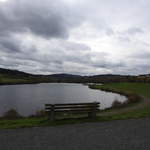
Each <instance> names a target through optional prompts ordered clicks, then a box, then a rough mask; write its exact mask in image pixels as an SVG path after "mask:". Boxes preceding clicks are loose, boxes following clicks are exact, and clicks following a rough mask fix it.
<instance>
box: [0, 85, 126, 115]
mask: <svg viewBox="0 0 150 150" xmlns="http://www.w3.org/2000/svg"><path fill="white" fill-rule="evenodd" d="M116 99H117V100H118V101H121V102H123V101H125V100H126V97H125V96H121V95H119V94H114V93H108V92H104V91H100V90H93V89H89V88H88V86H85V85H82V84H69V83H42V84H26V85H6V86H0V116H1V115H3V113H4V112H6V111H8V110H9V109H12V108H13V109H16V110H17V111H18V112H19V113H20V114H21V115H23V116H28V115H31V114H34V113H35V112H36V111H37V110H41V109H44V104H45V103H78V102H94V101H97V102H100V103H101V106H100V109H105V108H109V107H111V105H112V103H113V101H114V100H116Z"/></svg>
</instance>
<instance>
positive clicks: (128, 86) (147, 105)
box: [0, 83, 150, 128]
mask: <svg viewBox="0 0 150 150" xmlns="http://www.w3.org/2000/svg"><path fill="white" fill-rule="evenodd" d="M93 88H95V89H103V90H105V89H106V90H110V91H111V90H112V91H119V92H125V93H126V92H127V93H135V94H138V95H142V96H144V97H145V98H144V99H143V102H142V101H141V102H139V103H138V104H134V105H133V106H129V107H130V109H128V108H122V109H112V110H111V109H110V110H109V112H110V113H108V114H107V111H106V112H105V111H102V112H100V113H99V114H98V117H97V118H95V119H94V120H90V119H87V118H80V119H62V120H57V121H55V122H50V121H48V120H47V118H46V117H42V118H22V119H17V120H5V119H1V120H0V128H19V127H33V126H54V125H63V124H74V123H84V122H98V121H110V120H119V119H131V118H141V117H150V84H148V83H111V84H104V85H94V87H93ZM136 105H137V107H136ZM123 109H124V111H122V110H123ZM111 112H112V113H111ZM113 112H115V113H113Z"/></svg>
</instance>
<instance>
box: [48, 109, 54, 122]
mask: <svg viewBox="0 0 150 150" xmlns="http://www.w3.org/2000/svg"><path fill="white" fill-rule="evenodd" d="M49 119H50V121H54V120H55V114H54V111H51V112H50V114H49Z"/></svg>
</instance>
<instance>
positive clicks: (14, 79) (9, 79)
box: [0, 68, 150, 85]
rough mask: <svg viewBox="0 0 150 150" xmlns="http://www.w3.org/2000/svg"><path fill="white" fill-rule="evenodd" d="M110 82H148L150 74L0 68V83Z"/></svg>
mask: <svg viewBox="0 0 150 150" xmlns="http://www.w3.org/2000/svg"><path fill="white" fill-rule="evenodd" d="M50 82H68V83H89V82H90V83H110V82H150V76H148V75H139V76H130V75H113V74H104V75H94V76H80V75H72V74H52V75H33V74H29V73H25V72H22V71H18V70H10V69H4V68H0V84H1V85H2V84H26V83H50Z"/></svg>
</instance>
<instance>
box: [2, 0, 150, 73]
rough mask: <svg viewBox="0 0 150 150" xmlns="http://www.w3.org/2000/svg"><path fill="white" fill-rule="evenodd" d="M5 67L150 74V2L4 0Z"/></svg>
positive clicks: (3, 53)
mask: <svg viewBox="0 0 150 150" xmlns="http://www.w3.org/2000/svg"><path fill="white" fill-rule="evenodd" d="M0 67H2V68H9V69H18V70H21V71H25V72H29V73H34V74H53V73H71V74H80V75H93V74H145V73H150V0H0Z"/></svg>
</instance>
